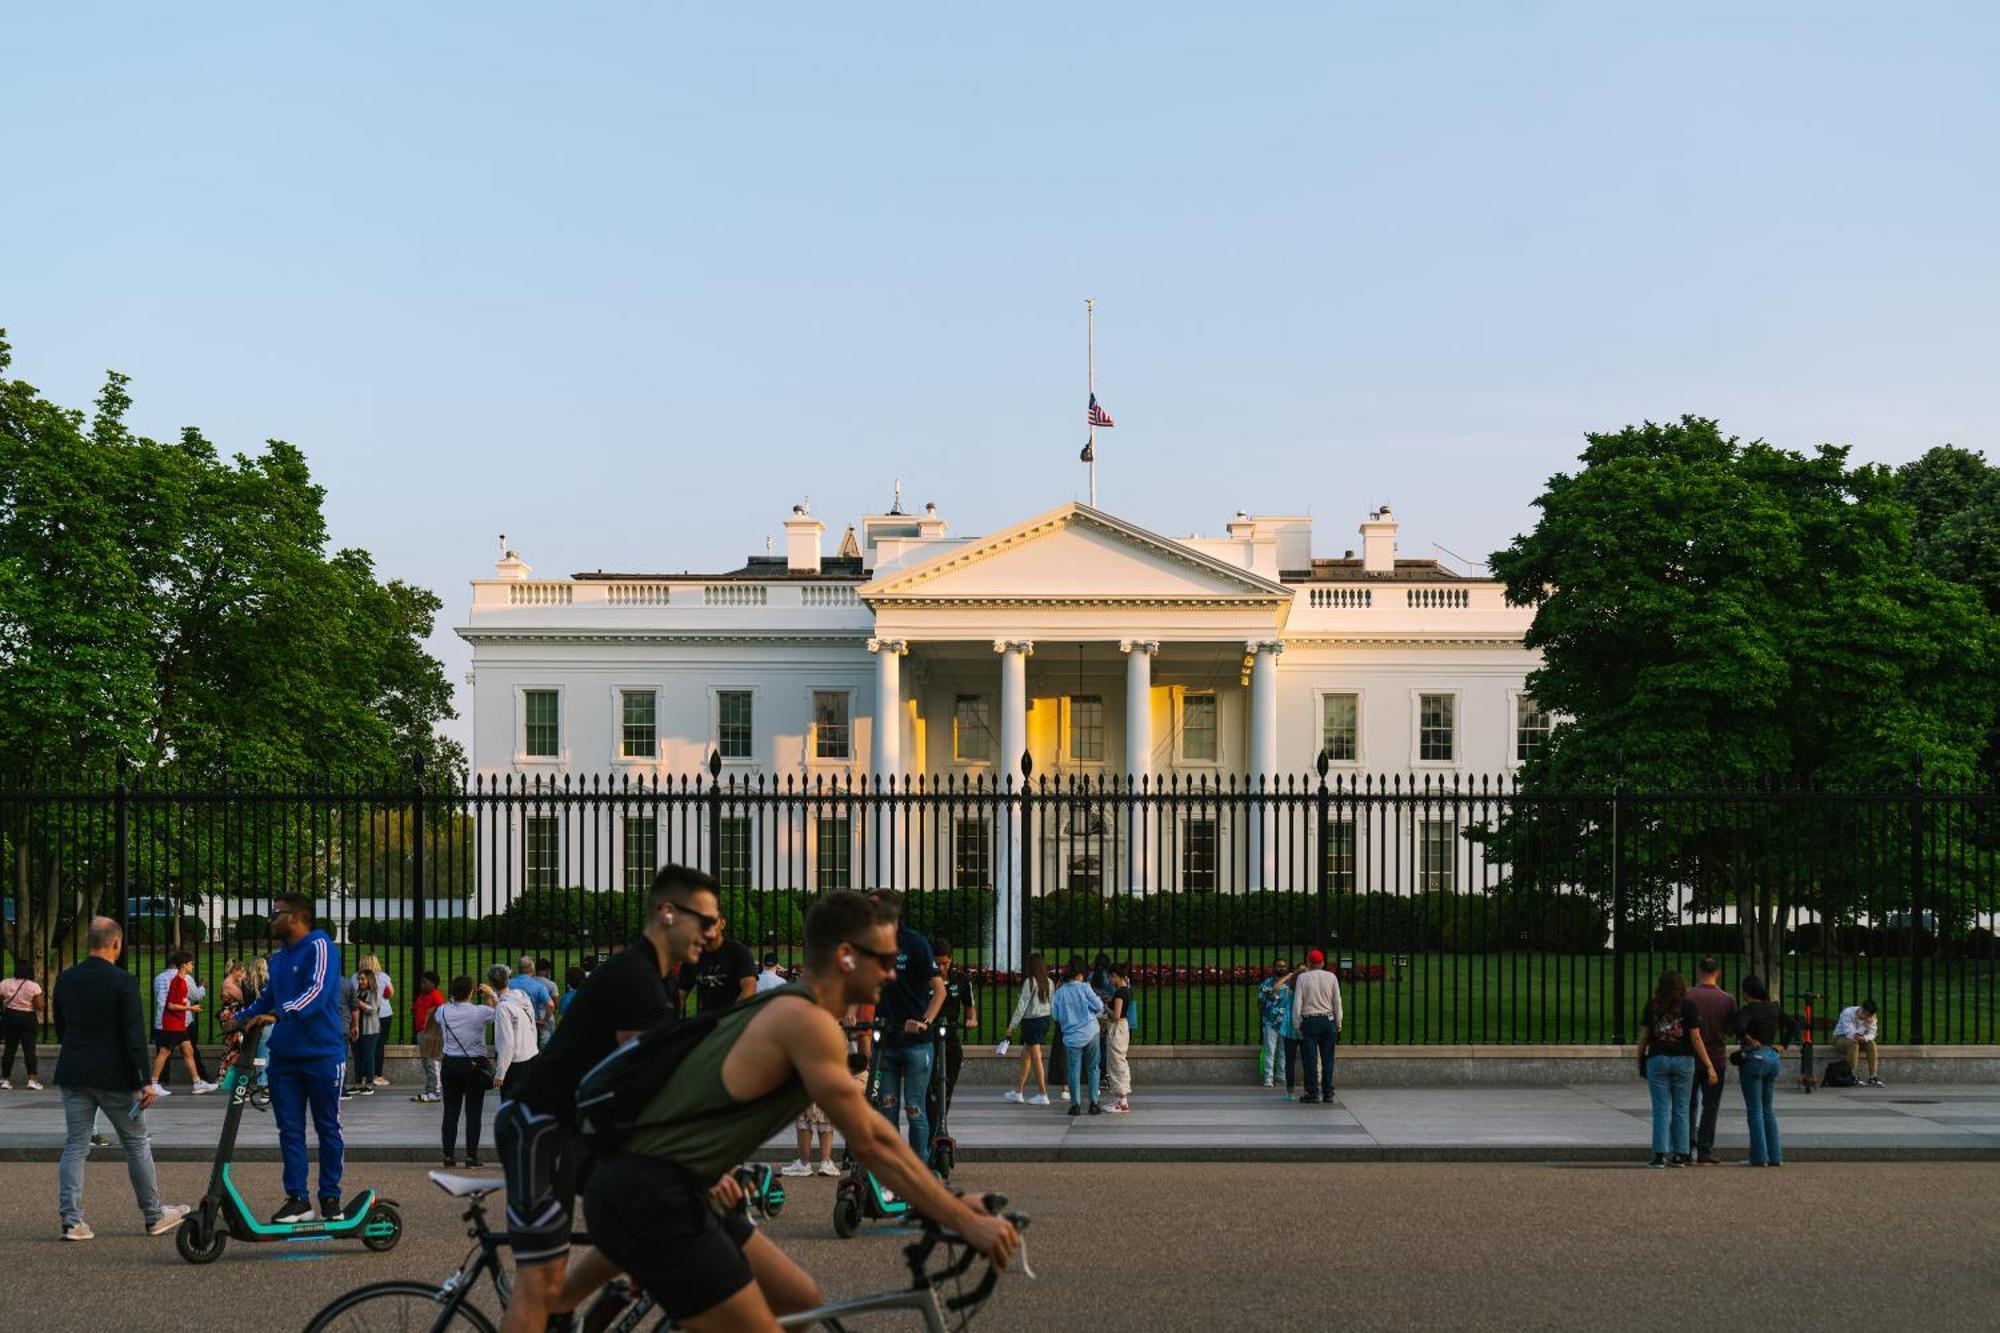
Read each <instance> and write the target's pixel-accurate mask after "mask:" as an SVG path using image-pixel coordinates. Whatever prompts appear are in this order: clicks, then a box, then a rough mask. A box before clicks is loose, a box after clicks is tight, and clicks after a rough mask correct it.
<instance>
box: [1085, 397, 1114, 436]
mask: <svg viewBox="0 0 2000 1333" xmlns="http://www.w3.org/2000/svg"><path fill="white" fill-rule="evenodd" d="M1089 421H1090V424H1091V425H1092V426H1099V427H1105V428H1109V427H1112V426H1115V425H1117V424H1118V423H1117V422H1115V421H1113V420H1112V419H1111V414H1110V413H1109V412H1107V411H1105V410H1104V409H1103V408H1101V407H1099V406H1098V405H1097V395H1096V394H1092V395H1090V416H1089Z"/></svg>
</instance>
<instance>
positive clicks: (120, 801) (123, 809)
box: [105, 749, 179, 967]
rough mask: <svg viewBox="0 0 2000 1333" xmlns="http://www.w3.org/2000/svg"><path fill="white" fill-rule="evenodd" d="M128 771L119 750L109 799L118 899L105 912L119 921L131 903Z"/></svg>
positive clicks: (113, 874) (123, 956)
mask: <svg viewBox="0 0 2000 1333" xmlns="http://www.w3.org/2000/svg"><path fill="white" fill-rule="evenodd" d="M129 768H130V761H129V760H128V759H127V758H126V757H125V751H124V750H122V749H121V750H119V751H118V785H117V788H116V789H115V790H114V791H113V793H112V797H111V806H112V811H111V815H112V833H111V883H112V887H113V890H114V891H115V892H116V894H117V900H116V902H115V903H114V904H113V906H112V910H111V911H110V912H107V913H105V915H107V916H116V917H117V919H118V920H120V921H124V920H125V917H126V913H127V912H128V911H129V910H130V907H131V902H132V788H131V784H130V782H129V781H128V777H127V774H128V770H129ZM175 924H176V925H178V924H179V923H178V922H176V923H175ZM125 928H126V929H127V930H130V929H131V928H132V926H131V923H130V922H127V923H126V926H125ZM131 956H132V951H131V950H129V949H128V950H126V951H125V952H124V953H121V954H120V955H118V965H119V966H120V967H129V966H130V964H129V963H127V962H126V960H127V959H128V958H130V957H131Z"/></svg>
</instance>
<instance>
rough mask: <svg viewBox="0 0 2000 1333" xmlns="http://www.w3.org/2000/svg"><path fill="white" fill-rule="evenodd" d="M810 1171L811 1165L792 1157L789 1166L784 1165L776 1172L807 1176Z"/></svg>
mask: <svg viewBox="0 0 2000 1333" xmlns="http://www.w3.org/2000/svg"><path fill="white" fill-rule="evenodd" d="M812 1173H813V1169H812V1167H811V1166H810V1165H808V1164H807V1163H806V1162H805V1161H803V1160H801V1159H799V1158H793V1159H792V1164H791V1165H790V1166H787V1167H784V1168H782V1169H781V1170H780V1171H779V1172H778V1174H779V1175H781V1176H809V1175H811V1174H812Z"/></svg>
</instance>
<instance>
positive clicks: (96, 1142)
mask: <svg viewBox="0 0 2000 1333" xmlns="http://www.w3.org/2000/svg"><path fill="white" fill-rule="evenodd" d="M90 1146H91V1147H93V1148H109V1147H110V1146H111V1140H110V1139H107V1138H105V1137H104V1136H103V1135H102V1134H92V1135H91V1136H90Z"/></svg>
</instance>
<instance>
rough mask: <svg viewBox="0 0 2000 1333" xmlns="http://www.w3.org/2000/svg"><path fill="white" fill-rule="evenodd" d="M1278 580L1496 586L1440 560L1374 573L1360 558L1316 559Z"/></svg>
mask: <svg viewBox="0 0 2000 1333" xmlns="http://www.w3.org/2000/svg"><path fill="white" fill-rule="evenodd" d="M1278 578H1279V579H1280V581H1282V582H1285V583H1492V582H1495V581H1496V580H1494V579H1490V578H1475V577H1473V576H1472V575H1469V574H1461V573H1459V572H1458V571H1457V570H1454V569H1450V568H1447V567H1446V566H1445V565H1443V564H1441V563H1439V562H1438V561H1436V560H1398V561H1397V562H1396V568H1395V569H1394V570H1381V571H1378V572H1370V571H1368V570H1366V569H1363V568H1362V567H1361V561H1360V559H1359V558H1356V557H1349V558H1347V559H1338V560H1320V559H1315V560H1314V561H1313V562H1312V568H1310V569H1287V570H1283V571H1281V572H1280V573H1279V575H1278Z"/></svg>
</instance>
